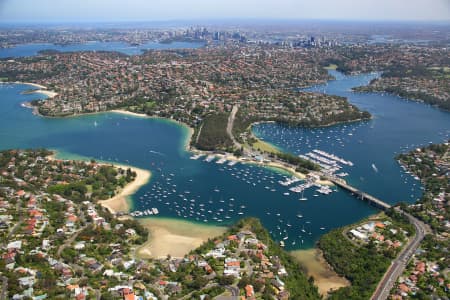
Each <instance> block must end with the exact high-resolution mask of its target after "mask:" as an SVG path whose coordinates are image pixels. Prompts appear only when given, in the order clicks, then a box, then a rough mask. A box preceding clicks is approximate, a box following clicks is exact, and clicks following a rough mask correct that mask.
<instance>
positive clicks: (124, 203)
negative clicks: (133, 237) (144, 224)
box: [98, 164, 151, 215]
mask: <svg viewBox="0 0 450 300" xmlns="http://www.w3.org/2000/svg"><path fill="white" fill-rule="evenodd" d="M105 165H108V164H105ZM112 166H113V167H114V168H121V169H124V170H127V169H128V168H129V169H131V171H132V172H136V178H134V180H133V181H131V182H129V183H128V184H127V185H125V186H124V187H123V188H122V189H121V190H120V192H119V193H118V194H117V195H115V196H114V197H112V198H110V199H106V200H99V201H98V203H99V204H100V205H101V206H103V207H105V208H106V209H108V210H109V212H110V213H111V214H113V215H116V214H117V213H119V212H129V211H130V208H131V205H130V203H129V201H128V197H129V196H132V195H133V194H134V193H136V191H138V190H139V189H140V188H141V187H142V186H144V185H146V184H147V183H148V182H149V181H150V179H151V172H150V171H148V170H144V169H140V168H136V167H132V166H127V165H121V164H112Z"/></svg>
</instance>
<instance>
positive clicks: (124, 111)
mask: <svg viewBox="0 0 450 300" xmlns="http://www.w3.org/2000/svg"><path fill="white" fill-rule="evenodd" d="M110 112H114V113H118V114H122V115H128V116H133V117H139V118H151V116H148V115H146V114H139V113H135V112H131V111H128V110H124V109H113V110H110Z"/></svg>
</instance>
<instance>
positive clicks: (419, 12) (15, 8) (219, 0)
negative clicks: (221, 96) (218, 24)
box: [0, 0, 450, 23]
mask: <svg viewBox="0 0 450 300" xmlns="http://www.w3.org/2000/svg"><path fill="white" fill-rule="evenodd" d="M232 18H239V19H247V18H249V19H250V18H251V19H316V20H317V19H323V20H358V21H372V20H389V21H450V0H0V22H31V23H32V22H38V23H39V22H78V21H81V22H110V21H166V20H199V19H208V20H211V19H232Z"/></svg>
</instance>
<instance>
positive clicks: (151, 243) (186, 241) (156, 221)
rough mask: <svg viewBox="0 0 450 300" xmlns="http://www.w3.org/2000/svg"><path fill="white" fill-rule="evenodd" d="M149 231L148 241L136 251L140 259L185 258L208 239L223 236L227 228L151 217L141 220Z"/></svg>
mask: <svg viewBox="0 0 450 300" xmlns="http://www.w3.org/2000/svg"><path fill="white" fill-rule="evenodd" d="M139 221H140V222H141V223H142V225H144V226H145V227H146V228H147V229H148V230H149V239H148V241H147V242H146V243H145V244H144V245H142V246H141V247H139V248H138V249H137V250H136V255H137V256H138V257H140V258H164V257H167V255H169V254H170V255H171V256H172V257H183V256H184V255H185V254H187V253H189V251H191V250H193V249H195V248H197V247H198V246H200V245H201V244H202V243H203V242H205V241H207V240H208V238H214V237H216V236H219V235H222V234H223V233H224V232H225V231H226V230H227V228H226V227H219V226H207V225H201V224H195V223H191V222H187V221H183V220H176V219H166V218H155V217H153V218H152V217H150V218H146V219H140V220H139Z"/></svg>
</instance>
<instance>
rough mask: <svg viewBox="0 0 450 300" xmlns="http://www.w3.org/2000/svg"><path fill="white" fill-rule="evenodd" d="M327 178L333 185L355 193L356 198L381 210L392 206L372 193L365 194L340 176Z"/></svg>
mask: <svg viewBox="0 0 450 300" xmlns="http://www.w3.org/2000/svg"><path fill="white" fill-rule="evenodd" d="M328 180H330V181H331V182H333V183H334V184H335V185H337V186H339V187H341V188H343V189H345V190H347V191H349V192H351V193H353V194H355V195H356V196H357V197H358V198H360V199H361V200H364V201H367V202H368V203H370V204H371V205H372V206H375V207H376V208H379V209H382V210H387V209H389V208H391V207H392V206H391V205H390V204H388V203H386V202H384V201H383V200H380V199H378V198H376V197H374V196H372V195H369V194H367V193H365V192H363V191H360V190H358V189H357V188H355V187H353V186H351V185H349V184H347V182H346V181H345V180H343V179H341V178H336V177H328Z"/></svg>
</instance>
